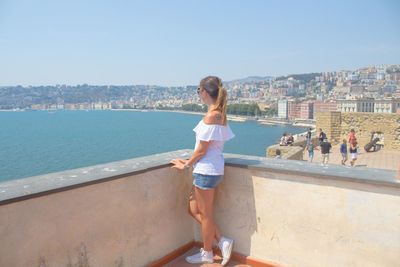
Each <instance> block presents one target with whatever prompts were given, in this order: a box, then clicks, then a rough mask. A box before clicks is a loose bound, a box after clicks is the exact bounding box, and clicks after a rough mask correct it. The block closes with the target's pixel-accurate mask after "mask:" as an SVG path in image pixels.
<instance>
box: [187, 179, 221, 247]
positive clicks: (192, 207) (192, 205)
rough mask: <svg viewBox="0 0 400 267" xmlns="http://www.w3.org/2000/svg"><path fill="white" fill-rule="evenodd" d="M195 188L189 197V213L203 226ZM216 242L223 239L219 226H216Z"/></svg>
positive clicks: (193, 187)
mask: <svg viewBox="0 0 400 267" xmlns="http://www.w3.org/2000/svg"><path fill="white" fill-rule="evenodd" d="M194 190H195V186H192V190H191V192H190V196H189V205H188V212H189V214H190V215H191V216H192V217H193V218H194V219H195V220H196V221H197V222H198V223H199V224H200V225H201V215H200V212H199V208H198V206H197V200H196V197H195V193H194ZM214 238H215V240H216V241H217V242H219V240H220V238H221V232H220V230H219V228H218V226H217V225H215V236H214Z"/></svg>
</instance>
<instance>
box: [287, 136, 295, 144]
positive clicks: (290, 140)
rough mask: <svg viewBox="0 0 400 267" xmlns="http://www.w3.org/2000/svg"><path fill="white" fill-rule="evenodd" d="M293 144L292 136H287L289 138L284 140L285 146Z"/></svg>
mask: <svg viewBox="0 0 400 267" xmlns="http://www.w3.org/2000/svg"><path fill="white" fill-rule="evenodd" d="M293 143H294V137H293V135H292V134H289V136H288V137H287V139H286V145H288V146H291V145H293Z"/></svg>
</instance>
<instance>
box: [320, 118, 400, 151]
mask: <svg viewBox="0 0 400 267" xmlns="http://www.w3.org/2000/svg"><path fill="white" fill-rule="evenodd" d="M316 119H317V125H316V127H317V131H319V128H322V129H323V131H324V132H325V133H326V134H327V137H328V139H329V140H330V142H331V143H332V144H338V143H340V142H341V140H342V139H347V135H348V133H349V132H350V130H351V129H354V130H355V131H356V137H357V140H358V144H359V146H360V147H364V146H365V144H367V143H368V142H369V141H370V139H371V132H382V133H383V136H384V145H385V146H384V149H385V150H400V114H396V113H393V114H383V113H364V112H351V113H340V112H336V111H334V112H318V113H317V114H316Z"/></svg>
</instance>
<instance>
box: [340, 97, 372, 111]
mask: <svg viewBox="0 0 400 267" xmlns="http://www.w3.org/2000/svg"><path fill="white" fill-rule="evenodd" d="M337 103H338V105H337V110H338V111H341V112H374V99H373V98H359V99H338V100H337Z"/></svg>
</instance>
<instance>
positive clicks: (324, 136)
mask: <svg viewBox="0 0 400 267" xmlns="http://www.w3.org/2000/svg"><path fill="white" fill-rule="evenodd" d="M325 139H327V138H326V133H324V132H323V131H322V129H321V128H320V129H319V135H318V140H319V145H321V144H322V142H323V141H324V140H325Z"/></svg>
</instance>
